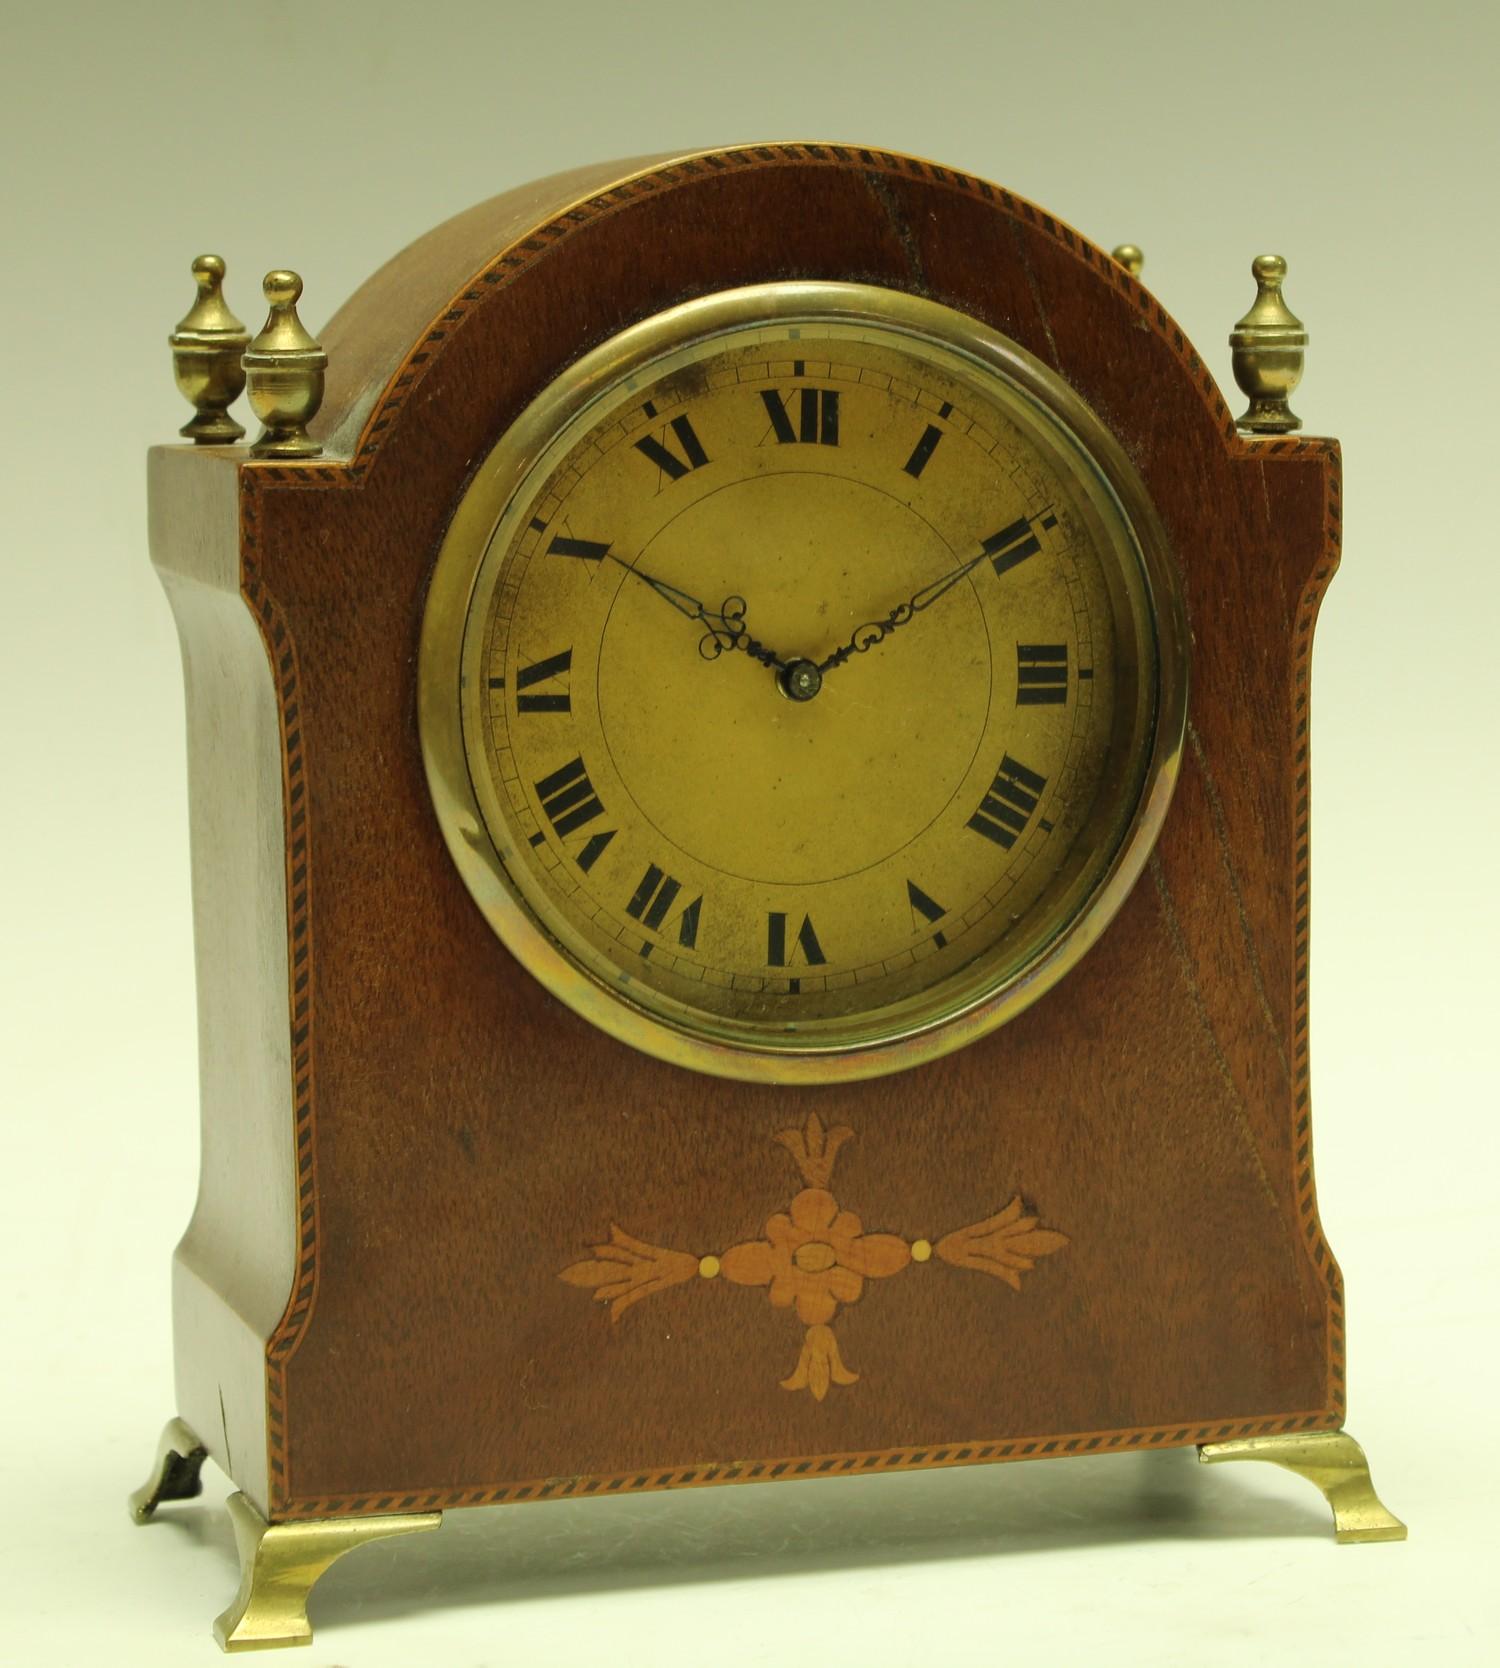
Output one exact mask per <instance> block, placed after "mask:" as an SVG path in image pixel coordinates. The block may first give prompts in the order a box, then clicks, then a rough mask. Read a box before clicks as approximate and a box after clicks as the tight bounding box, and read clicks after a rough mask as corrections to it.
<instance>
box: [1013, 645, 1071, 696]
mask: <svg viewBox="0 0 1500 1668" xmlns="http://www.w3.org/2000/svg"><path fill="white" fill-rule="evenodd" d="M1067 699H1068V645H1067V644H1066V643H1017V644H1016V705H1017V706H1018V707H1058V706H1062V705H1063V704H1064V703H1065V702H1066V701H1067Z"/></svg>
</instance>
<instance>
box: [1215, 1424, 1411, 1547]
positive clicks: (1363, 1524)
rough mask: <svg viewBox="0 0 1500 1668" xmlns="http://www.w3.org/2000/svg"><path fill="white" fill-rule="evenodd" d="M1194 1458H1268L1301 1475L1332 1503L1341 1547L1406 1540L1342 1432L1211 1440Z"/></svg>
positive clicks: (1360, 1455)
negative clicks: (1361, 1542)
mask: <svg viewBox="0 0 1500 1668" xmlns="http://www.w3.org/2000/svg"><path fill="white" fill-rule="evenodd" d="M1198 1458H1199V1459H1200V1460H1202V1462H1203V1463H1204V1464H1205V1465H1217V1464H1219V1463H1220V1462H1221V1461H1223V1460H1269V1461H1270V1463H1271V1464H1272V1465H1279V1466H1282V1467H1283V1468H1284V1469H1286V1470H1287V1471H1295V1472H1296V1473H1297V1475H1298V1476H1299V1477H1306V1478H1307V1480H1308V1482H1310V1483H1312V1484H1313V1485H1314V1486H1315V1487H1317V1488H1319V1489H1321V1490H1322V1492H1323V1496H1324V1498H1325V1499H1326V1500H1327V1501H1328V1504H1329V1505H1330V1506H1332V1507H1333V1530H1334V1537H1335V1539H1336V1540H1337V1541H1338V1543H1339V1545H1340V1546H1353V1545H1356V1544H1358V1543H1359V1542H1360V1541H1404V1540H1405V1539H1406V1525H1405V1524H1404V1523H1403V1522H1402V1521H1401V1519H1400V1518H1399V1517H1393V1516H1392V1515H1391V1513H1390V1512H1388V1511H1387V1510H1386V1509H1385V1507H1384V1506H1382V1505H1381V1503H1380V1496H1379V1495H1378V1494H1376V1492H1375V1485H1374V1483H1372V1482H1371V1481H1370V1464H1369V1461H1368V1460H1367V1459H1366V1458H1365V1451H1364V1449H1363V1448H1361V1447H1360V1445H1359V1444H1358V1443H1357V1442H1356V1441H1355V1440H1354V1438H1353V1437H1352V1436H1350V1435H1349V1433H1348V1432H1347V1431H1308V1432H1305V1433H1304V1434H1303V1435H1301V1436H1249V1437H1244V1438H1242V1439H1241V1440H1239V1441H1236V1442H1210V1443H1207V1444H1205V1446H1203V1447H1201V1448H1200V1449H1199V1450H1198Z"/></svg>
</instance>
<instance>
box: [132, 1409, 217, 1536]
mask: <svg viewBox="0 0 1500 1668" xmlns="http://www.w3.org/2000/svg"><path fill="white" fill-rule="evenodd" d="M207 1458H208V1449H207V1448H205V1447H204V1446H203V1444H202V1443H201V1442H200V1441H199V1440H198V1438H197V1436H196V1435H195V1434H194V1433H193V1432H192V1431H191V1430H190V1429H189V1428H188V1427H187V1426H186V1425H185V1424H184V1423H183V1422H182V1420H181V1419H170V1420H168V1422H167V1427H166V1429H165V1430H164V1431H163V1432H162V1433H161V1441H160V1442H159V1443H158V1444H157V1447H156V1464H155V1465H154V1466H153V1467H152V1468H151V1475H150V1476H149V1477H148V1478H147V1479H146V1480H145V1482H144V1483H142V1484H141V1486H140V1487H139V1488H138V1489H137V1490H136V1491H135V1493H134V1494H132V1495H131V1497H130V1515H131V1517H132V1518H134V1519H135V1521H136V1522H137V1523H149V1522H150V1521H151V1519H152V1517H153V1516H154V1515H155V1512H156V1508H157V1507H158V1506H159V1505H160V1504H161V1503H162V1501H163V1500H192V1499H193V1498H194V1497H195V1496H197V1495H200V1494H202V1492H203V1480H202V1478H201V1477H200V1475H199V1473H200V1472H201V1471H202V1470H203V1462H204V1460H206V1459H207Z"/></svg>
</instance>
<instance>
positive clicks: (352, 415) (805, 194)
mask: <svg viewBox="0 0 1500 1668" xmlns="http://www.w3.org/2000/svg"><path fill="white" fill-rule="evenodd" d="M785 278H819V279H830V280H845V281H858V282H865V283H875V284H881V285H885V286H886V287H889V288H892V289H897V290H906V291H910V292H913V293H916V294H919V295H923V296H926V297H928V298H929V299H934V300H938V301H942V302H945V303H947V304H948V305H950V306H955V307H959V308H961V309H963V310H965V311H967V312H969V313H971V314H973V315H974V316H975V317H978V318H982V319H983V320H984V321H985V322H986V323H988V324H990V325H992V326H993V327H994V328H996V329H998V330H1000V331H1002V332H1004V333H1005V334H1006V335H1008V336H1010V337H1011V338H1012V339H1014V340H1015V341H1017V342H1018V343H1019V344H1020V345H1021V346H1022V347H1024V348H1026V349H1027V350H1028V351H1029V352H1031V353H1032V354H1034V355H1036V357H1037V358H1038V359H1040V360H1041V361H1042V362H1043V363H1044V364H1046V365H1048V366H1050V367H1051V368H1052V369H1054V370H1056V371H1058V372H1059V373H1060V374H1061V375H1062V376H1063V377H1064V378H1065V379H1066V380H1067V381H1068V382H1069V383H1070V384H1071V385H1072V386H1073V388H1074V389H1075V390H1076V391H1077V392H1078V393H1079V394H1080V395H1081V396H1082V397H1083V398H1084V399H1085V400H1086V401H1087V402H1088V403H1089V404H1090V405H1091V406H1092V407H1093V408H1094V409H1095V411H1096V412H1097V413H1098V414H1099V415H1100V416H1101V417H1102V418H1103V419H1104V420H1105V421H1106V422H1107V423H1108V424H1109V425H1110V426H1111V427H1112V428H1113V429H1115V431H1116V432H1117V433H1118V434H1119V436H1120V438H1121V440H1122V441H1123V442H1124V444H1125V445H1126V447H1127V449H1128V450H1129V451H1130V452H1131V454H1132V456H1133V457H1134V458H1135V459H1136V461H1137V463H1138V464H1139V465H1140V466H1141V467H1142V469H1143V471H1144V472H1145V473H1146V475H1147V477H1148V480H1149V478H1150V471H1151V461H1152V456H1153V453H1154V451H1155V449H1156V445H1157V439H1156V437H1157V436H1158V435H1159V434H1160V433H1161V432H1162V431H1163V429H1164V428H1167V427H1170V429H1171V431H1172V435H1173V444H1172V454H1173V459H1174V466H1180V459H1181V447H1182V444H1183V441H1184V438H1185V435H1187V434H1192V435H1193V436H1194V437H1195V438H1194V443H1195V444H1196V445H1198V446H1201V447H1204V448H1207V447H1208V446H1210V445H1211V444H1212V443H1213V442H1214V440H1215V439H1216V438H1217V440H1218V441H1219V443H1220V444H1221V445H1223V446H1227V447H1228V448H1229V449H1230V450H1231V451H1238V450H1240V442H1239V441H1238V439H1237V437H1236V431H1235V424H1234V419H1233V416H1232V414H1231V413H1230V411H1229V408H1228V406H1227V405H1226V403H1225V401H1224V398H1223V396H1222V395H1221V393H1220V391H1219V389H1218V386H1217V384H1216V383H1215V381H1214V379H1213V376H1212V374H1211V373H1210V372H1209V370H1208V369H1207V367H1206V366H1205V365H1204V363H1203V362H1202V360H1201V359H1200V358H1199V356H1198V354H1197V352H1196V350H1195V349H1194V348H1193V346H1192V344H1191V343H1190V342H1189V341H1188V340H1187V338H1186V337H1185V335H1184V334H1183V332H1182V330H1181V328H1180V327H1179V326H1178V325H1177V323H1176V322H1175V321H1174V320H1173V319H1172V317H1171V316H1170V315H1169V314H1168V313H1167V311H1166V309H1165V308H1164V307H1163V306H1162V305H1161V303H1160V302H1159V301H1158V300H1157V299H1156V297H1155V296H1153V295H1152V294H1151V292H1150V291H1149V290H1148V289H1146V287H1145V286H1144V285H1143V284H1142V283H1141V282H1140V280H1139V278H1138V277H1136V276H1135V275H1134V274H1133V273H1132V272H1130V271H1129V270H1127V269H1126V267H1124V266H1123V265H1121V263H1120V262H1119V261H1117V260H1115V259H1114V258H1113V257H1112V256H1111V255H1110V254H1108V253H1107V252H1106V251H1105V250H1103V249H1101V248H1099V247H1098V246H1097V245H1095V244H1094V243H1091V242H1090V241H1089V240H1088V239H1087V238H1085V237H1083V236H1082V235H1081V234H1080V233H1078V232H1076V231H1075V230H1074V229H1073V228H1072V227H1070V226H1069V225H1067V224H1066V223H1065V222H1064V221H1062V220H1059V219H1058V218H1057V217H1056V216H1054V215H1052V214H1049V213H1048V212H1047V211H1046V210H1044V209H1042V208H1039V207H1038V206H1037V205H1035V204H1033V203H1031V202H1028V201H1027V200H1026V199H1025V198H1023V197H1019V196H1017V195H1016V194H1015V193H1013V192H1010V191H1007V190H1005V189H1003V188H1002V187H1000V186H996V185H992V184H990V183H989V182H987V181H985V180H981V179H979V178H977V177H975V176H973V175H969V174H964V173H960V172H957V171H955V170H953V169H950V168H944V167H940V166H938V165H937V164H935V163H930V162H925V161H922V160H919V159H917V158H915V157H909V156H902V155H899V154H896V153H893V152H890V151H875V150H867V149H859V148H855V147H849V146H843V145H811V144H800V145H794V144H784V145H755V146H743V147H738V148H734V149H728V150H713V151H701V152H695V153H690V154H686V155H676V156H672V155H666V156H658V157H651V158H644V159H634V160H631V161H625V162H617V163H612V164H604V165H600V166H598V167H594V168H587V169H580V170H575V171H572V172H570V173H566V174H559V175H556V176H554V177H553V178H551V179H549V180H544V181H540V182H537V183H534V184H531V185H528V186H525V187H522V188H519V189H518V190H514V191H510V192H506V193H504V194H502V195H500V196H497V197H494V198H491V199H490V200H489V201H487V202H484V203H481V204H478V205H477V206H475V207H474V208H471V209H469V210H467V211H465V212H464V213H462V214H459V215H457V216H455V217H454V218H453V219H451V220H448V221H446V222H444V223H443V224H442V225H440V226H438V227H437V228H435V229H434V230H433V231H431V232H429V233H428V234H426V235H425V236H424V237H422V238H419V239H418V240H417V241H416V242H414V243H413V244H411V245H410V246H409V247H408V248H407V249H405V250H403V251H402V252H401V253H400V254H398V255H397V256H396V257H395V258H394V259H393V260H391V261H390V262H388V263H387V264H386V266H384V267H383V268H381V269H380V271H378V272H377V273H376V274H375V275H374V276H373V277H371V278H370V279H369V280H368V282H366V283H365V284H364V285H363V286H361V288H360V289H359V290H358V291H356V292H355V294H354V295H353V296H352V297H351V298H350V299H349V301H348V302H347V303H346V304H345V305H344V306H343V307H341V308H340V309H339V311H338V312H337V313H336V314H335V315H334V317H333V318H332V319H331V320H330V321H329V323H328V325H327V327H326V329H325V330H324V331H323V333H322V340H323V343H324V345H325V347H326V348H327V350H328V353H329V367H328V373H327V395H326V399H325V402H324V405H323V409H322V412H321V414H320V416H319V418H318V419H317V421H316V422H315V423H314V424H313V425H312V431H313V433H314V435H315V437H316V438H318V439H320V440H321V441H322V442H323V445H324V447H325V450H326V452H327V453H328V454H329V456H330V457H342V458H346V459H348V460H349V461H350V462H351V464H352V465H353V466H354V467H355V468H356V469H357V470H359V471H361V472H363V471H364V470H365V469H367V468H369V467H372V466H373V465H374V463H375V460H376V459H377V458H378V457H379V456H380V455H381V454H382V453H385V452H388V451H389V450H390V449H391V447H392V446H393V444H395V443H397V442H398V440H399V439H400V437H401V436H402V434H403V432H404V430H405V428H406V425H407V424H408V422H409V421H411V420H412V413H413V412H418V413H419V415H418V416H417V417H416V418H415V423H416V424H417V425H418V426H422V427H425V426H427V425H429V424H430V423H431V422H432V421H433V418H434V408H435V405H436V404H437V403H438V402H443V403H445V404H446V403H451V402H450V396H451V394H452V393H453V392H454V391H456V390H462V391H464V392H466V393H467V394H469V395H470V396H471V397H470V398H469V399H467V400H465V401H463V402H461V403H462V404H463V405H465V407H466V408H469V409H470V410H472V412H473V414H474V416H476V417H479V418H481V419H482V426H483V430H484V432H483V433H479V434H475V435H471V436H468V437H466V438H467V440H468V443H469V444H470V446H471V447H472V448H482V447H485V446H487V445H489V444H491V443H493V441H494V439H495V438H496V437H497V436H498V434H499V432H501V430H503V428H504V427H505V426H506V425H507V424H508V422H509V421H510V420H511V419H512V418H513V417H514V416H515V415H516V414H517V413H518V412H519V410H520V409H521V407H522V406H523V405H524V404H525V403H526V401H527V400H528V399H529V398H531V397H532V396H533V395H534V394H535V393H536V392H537V391H538V390H539V389H540V388H541V387H543V386H545V384H546V383H547V382H548V381H550V380H551V378H552V377H553V376H555V375H556V374H557V373H558V372H559V371H560V370H561V369H563V367H564V366H565V365H566V364H567V363H568V362H570V360H572V359H573V358H576V357H577V356H578V354H579V351H580V349H581V348H587V347H588V346H592V345H595V344H596V343H598V342H600V341H603V340H605V339H606V338H607V337H609V336H611V335H613V334H614V333H616V332H617V331H619V330H621V329H624V328H626V327H627V326H629V325H631V324H634V323H636V322H638V321H639V320H640V319H641V318H644V317H647V316H649V315H650V314H652V313H655V312H659V311H661V310H663V309H665V308H667V307H669V306H671V305H673V304H674V303H676V302H679V301H682V300H684V299H688V298H690V297H692V296H695V295H700V294H704V293H708V292H710V291H713V290H718V289H730V288H736V287H741V286H744V285H748V284H756V283H766V282H772V281H775V280H777V279H785ZM1085 318H1086V319H1087V321H1088V323H1087V328H1076V327H1075V321H1078V320H1081V319H1085ZM476 379H478V384H477V385H478V386H479V387H482V388H483V389H485V390H486V391H487V392H489V393H490V395H491V398H490V400H489V402H488V404H486V401H485V399H484V397H482V396H476V395H475V388H476ZM1164 418H1165V419H1168V421H1166V422H1164ZM452 438H453V439H454V440H455V441H457V440H458V438H459V437H458V436H457V435H454V436H453V437H452Z"/></svg>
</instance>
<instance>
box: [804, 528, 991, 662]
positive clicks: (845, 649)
mask: <svg viewBox="0 0 1500 1668" xmlns="http://www.w3.org/2000/svg"><path fill="white" fill-rule="evenodd" d="M993 555H994V551H993V550H992V549H990V548H989V547H985V548H982V549H981V550H980V552H979V554H978V555H977V556H971V557H970V558H969V560H968V561H967V562H965V563H964V564H963V565H962V566H961V567H957V568H955V569H954V570H953V572H952V573H945V574H944V575H943V576H942V577H941V578H940V579H935V580H933V582H932V583H931V584H930V585H924V586H923V587H922V589H921V590H920V591H917V592H915V593H914V594H913V595H912V596H911V597H910V598H909V599H908V600H907V601H906V602H898V603H897V604H896V606H895V607H894V608H893V609H892V610H891V611H890V613H889V614H887V615H886V616H885V618H884V619H883V620H867V621H866V622H865V623H864V624H863V625H858V626H856V627H855V628H854V632H853V634H852V635H851V637H850V638H849V641H848V642H847V643H845V644H843V645H842V647H840V648H837V649H835V650H834V651H833V653H832V654H829V655H826V656H825V657H824V658H823V659H822V660H820V661H818V663H817V668H818V671H819V673H820V674H821V673H824V672H828V671H831V670H832V669H833V668H834V667H835V666H842V665H843V664H844V662H845V661H846V660H850V659H852V658H853V657H854V656H855V655H857V654H865V653H866V652H868V651H869V650H870V649H873V648H874V647H875V645H876V644H877V643H883V642H884V641H885V640H886V638H887V637H889V636H890V635H891V633H892V632H893V631H895V630H897V629H898V628H899V627H901V626H904V625H909V624H910V623H911V621H913V620H914V619H916V617H917V615H918V614H920V613H921V612H922V611H923V610H924V609H926V608H931V607H932V605H933V603H935V602H936V601H937V600H938V598H939V597H941V596H944V595H946V594H947V592H949V591H951V590H952V589H953V587H954V586H955V585H956V584H957V583H958V582H959V580H960V579H962V578H963V577H964V576H965V575H966V574H969V573H972V572H973V571H974V569H975V568H977V567H978V566H979V564H980V563H981V562H984V561H988V560H989V558H990V557H991V556H993Z"/></svg>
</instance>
